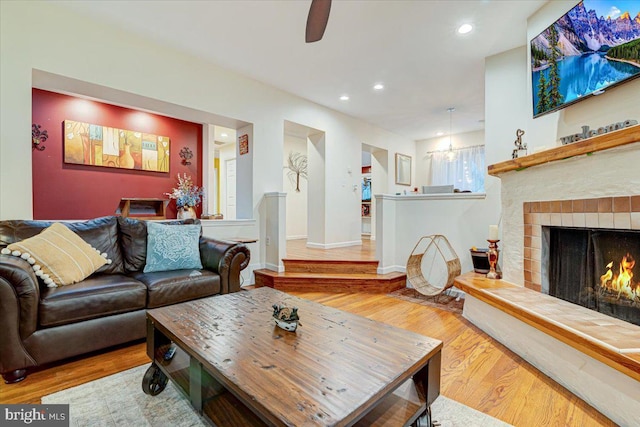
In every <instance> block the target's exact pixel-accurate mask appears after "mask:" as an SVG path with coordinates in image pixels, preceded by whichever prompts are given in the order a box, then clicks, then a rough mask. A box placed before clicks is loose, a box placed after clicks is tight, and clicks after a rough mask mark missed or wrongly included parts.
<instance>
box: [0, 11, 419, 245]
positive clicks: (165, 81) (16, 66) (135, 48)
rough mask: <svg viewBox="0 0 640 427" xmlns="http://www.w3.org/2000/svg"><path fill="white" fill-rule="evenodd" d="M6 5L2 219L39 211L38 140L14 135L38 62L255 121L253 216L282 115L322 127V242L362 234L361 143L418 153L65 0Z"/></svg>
mask: <svg viewBox="0 0 640 427" xmlns="http://www.w3.org/2000/svg"><path fill="white" fill-rule="evenodd" d="M0 12H1V13H0V19H1V21H0V47H1V50H2V61H0V86H1V90H0V178H1V179H0V218H1V219H10V218H23V219H24V218H31V217H32V185H31V148H30V146H29V144H17V143H16V141H23V140H26V138H28V129H29V128H30V126H31V88H32V80H31V79H32V70H34V69H36V70H42V71H45V72H48V73H53V74H56V75H61V76H67V77H70V78H73V79H77V80H80V81H83V82H88V83H90V84H91V85H93V87H94V88H96V91H97V92H99V91H100V88H106V89H116V90H118V91H122V92H124V93H128V94H132V95H135V96H141V97H145V98H147V99H153V100H158V101H161V102H163V103H167V104H171V105H177V106H184V107H188V108H190V109H193V110H196V111H203V112H206V113H210V114H216V115H220V116H225V117H229V118H234V119H238V120H242V121H244V122H246V123H252V124H253V135H252V137H253V139H252V141H251V153H252V156H253V158H254V159H256V161H254V162H253V163H254V164H253V170H252V175H251V177H250V178H249V182H250V186H252V200H251V207H252V209H253V215H254V219H258V217H259V215H260V212H261V210H260V203H261V201H262V198H263V195H264V194H265V193H266V192H272V191H281V190H282V185H283V183H282V152H283V132H282V129H283V125H284V121H285V120H289V121H292V122H295V123H299V124H302V125H305V126H308V127H311V128H314V129H319V130H322V131H323V132H325V147H326V148H325V161H326V165H327V167H328V168H329V169H330V170H331V173H327V174H326V176H325V183H324V184H325V186H326V188H327V189H329V190H328V191H327V192H326V203H325V204H324V205H325V206H326V212H325V213H324V215H325V218H324V221H323V222H324V230H323V231H322V236H321V237H320V240H321V241H322V242H323V243H325V244H340V243H343V242H354V241H359V240H360V208H359V204H360V200H359V195H358V193H357V192H354V191H353V190H352V186H353V185H354V184H359V182H360V176H359V175H360V174H359V173H357V174H348V173H347V170H348V169H351V170H352V171H359V170H360V162H361V144H362V143H363V142H366V143H367V144H369V145H371V146H374V147H379V148H384V149H389V155H390V156H393V153H395V152H396V151H398V152H402V153H406V154H409V155H412V156H414V158H415V152H414V151H415V144H414V142H413V141H411V140H409V139H407V138H404V137H401V136H398V135H395V134H393V133H391V132H388V131H385V130H382V129H380V128H377V127H375V126H372V125H370V124H367V123H364V122H362V121H361V120H357V119H354V118H352V117H349V116H346V115H344V114H341V113H338V112H336V111H333V110H330V109H328V108H325V107H322V106H319V105H317V104H315V103H312V102H309V101H306V100H303V99H301V98H298V97H296V96H293V95H291V94H288V93H285V92H283V91H280V90H278V89H275V88H273V87H270V86H267V85H265V84H262V83H260V82H257V81H255V80H252V79H249V78H246V77H244V76H241V75H238V74H236V73H232V72H230V71H228V70H225V69H223V68H220V67H218V66H215V65H213V64H211V63H209V62H206V61H203V60H201V59H199V58H196V57H193V56H190V55H188V54H184V53H181V52H179V51H176V50H173V49H171V48H169V47H166V46H163V45H158V44H156V43H154V42H150V41H147V40H144V39H142V38H140V37H139V36H138V35H136V34H133V33H128V32H126V31H124V30H121V29H117V28H115V27H112V26H110V25H107V24H104V23H102V22H98V21H96V20H94V19H93V18H89V17H86V16H81V15H78V14H76V13H74V12H72V11H69V10H67V9H64V8H62V7H60V6H59V5H56V4H51V3H49V2H39V1H29V2H4V1H3V2H0ZM62 23H73V24H72V25H64V24H62ZM108 58H110V59H109V60H108ZM136 64H144V66H137V65H136ZM149 70H153V72H150V71H149ZM127 106H129V107H133V108H135V107H136V106H135V105H127ZM183 119H187V120H188V118H184V117H183ZM391 147H393V150H391ZM391 187H393V185H390V188H391ZM260 223H261V222H260Z"/></svg>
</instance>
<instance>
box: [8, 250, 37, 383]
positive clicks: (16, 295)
mask: <svg viewBox="0 0 640 427" xmlns="http://www.w3.org/2000/svg"><path fill="white" fill-rule="evenodd" d="M38 286H39V285H38V280H37V278H36V275H35V273H34V272H33V269H32V268H31V265H30V264H29V263H28V262H27V261H25V260H23V259H21V258H17V257H14V256H11V255H0V328H2V336H3V339H1V340H0V372H2V373H5V372H9V371H13V370H15V369H22V368H25V367H27V366H34V365H36V364H37V363H36V362H35V361H34V360H33V358H32V357H31V356H30V355H29V353H27V351H26V350H25V349H24V346H23V345H22V343H23V341H24V340H25V339H26V338H27V337H29V336H30V335H31V334H33V333H34V332H35V331H36V328H37V326H38V303H39V301H40V289H39V287H38Z"/></svg>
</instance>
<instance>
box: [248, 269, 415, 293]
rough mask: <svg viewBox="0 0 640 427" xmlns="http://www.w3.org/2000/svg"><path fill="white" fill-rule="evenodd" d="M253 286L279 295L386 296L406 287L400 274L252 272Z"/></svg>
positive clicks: (403, 277) (405, 276) (402, 274)
mask: <svg viewBox="0 0 640 427" xmlns="http://www.w3.org/2000/svg"><path fill="white" fill-rule="evenodd" d="M254 274H255V279H256V286H269V287H272V288H275V289H278V290H281V291H324V292H326V291H329V292H379V293H382V292H384V293H389V292H393V291H395V290H398V289H401V288H404V287H405V286H406V281H407V275H406V274H404V273H398V272H393V273H387V274H374V273H309V272H299V273H298V272H294V273H291V272H286V271H285V272H282V273H279V272H276V271H272V270H266V269H261V270H254Z"/></svg>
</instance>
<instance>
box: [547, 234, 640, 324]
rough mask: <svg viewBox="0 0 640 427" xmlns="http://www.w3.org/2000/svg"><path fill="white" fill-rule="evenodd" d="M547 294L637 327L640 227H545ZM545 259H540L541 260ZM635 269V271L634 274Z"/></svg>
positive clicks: (638, 315) (639, 288) (639, 299)
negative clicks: (623, 228) (637, 265)
mask: <svg viewBox="0 0 640 427" xmlns="http://www.w3.org/2000/svg"><path fill="white" fill-rule="evenodd" d="M542 232H543V236H545V238H543V242H544V243H543V244H544V246H546V247H543V251H542V252H543V254H547V259H548V286H543V289H546V288H548V293H549V295H552V296H555V297H557V298H561V299H564V300H566V301H569V302H572V303H575V304H579V305H581V306H583V307H587V308H589V309H592V310H595V311H598V312H601V313H603V314H607V315H609V316H612V317H616V318H618V319H621V320H624V321H627V322H630V323H633V324H636V325H640V264H639V267H638V270H639V272H634V269H635V267H636V261H635V260H636V258H638V259H640V231H635V230H611V229H600V228H572V227H543V230H542ZM543 263H544V261H543ZM634 273H636V274H634Z"/></svg>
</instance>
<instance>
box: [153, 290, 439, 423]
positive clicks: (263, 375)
mask: <svg viewBox="0 0 640 427" xmlns="http://www.w3.org/2000/svg"><path fill="white" fill-rule="evenodd" d="M278 302H284V303H286V304H287V305H288V306H297V307H298V312H299V314H300V319H301V320H300V322H301V325H300V326H299V327H298V329H297V331H296V332H286V331H284V330H282V329H280V328H278V327H277V326H275V323H274V319H273V318H272V317H271V316H272V313H273V309H272V307H271V306H272V304H274V303H278ZM147 325H148V326H147V353H148V354H149V357H150V358H151V359H152V360H153V361H154V362H153V364H152V366H151V367H150V368H149V369H148V370H147V373H146V374H145V378H144V380H143V389H144V390H145V392H147V393H148V394H157V393H160V392H161V391H162V390H163V389H164V386H165V385H166V382H167V377H168V378H169V379H171V380H172V381H173V382H174V383H175V384H177V385H178V388H179V389H180V390H181V391H183V392H184V393H185V394H186V395H187V396H188V398H189V399H190V401H191V403H192V405H193V406H194V408H195V409H196V410H197V411H198V412H200V413H201V414H203V415H205V416H206V418H208V419H209V421H211V422H212V423H213V424H214V425H219V426H236V425H238V426H254V425H256V426H257V425H260V426H264V425H274V426H305V425H331V426H348V425H363V426H365V425H366V426H371V425H379V426H382V425H387V426H394V427H396V426H400V425H411V424H413V423H415V422H416V420H417V419H418V418H419V417H420V416H422V415H428V413H429V411H428V409H429V406H430V405H431V403H432V402H433V401H434V400H435V399H436V397H438V395H439V393H440V355H441V349H442V342H441V341H438V340H435V339H432V338H428V337H425V336H422V335H419V334H416V333H413V332H410V331H406V330H403V329H399V328H396V327H393V326H390V325H387V324H384V323H381V322H377V321H374V320H370V319H367V318H364V317H361V316H357V315H354V314H351V313H347V312H344V311H340V310H337V309H334V308H330V307H326V306H323V305H321V304H318V303H315V302H311V301H308V300H304V299H301V298H297V297H293V296H290V295H288V294H285V293H283V292H280V291H277V290H274V289H271V288H257V289H254V290H250V291H240V292H236V293H233V294H226V295H220V296H215V297H209V298H204V299H200V300H195V301H190V302H185V303H182V304H176V305H171V306H167V307H161V308H155V309H152V310H149V311H148V312H147ZM170 349H171V351H169V350H170ZM174 350H175V354H174V353H173V352H174Z"/></svg>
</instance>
